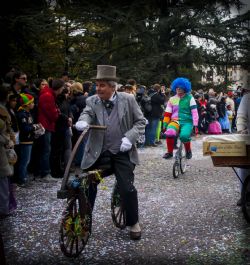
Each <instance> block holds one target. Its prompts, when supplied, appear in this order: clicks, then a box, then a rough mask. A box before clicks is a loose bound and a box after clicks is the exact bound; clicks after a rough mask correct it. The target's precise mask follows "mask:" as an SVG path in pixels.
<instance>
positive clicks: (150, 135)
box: [145, 118, 160, 145]
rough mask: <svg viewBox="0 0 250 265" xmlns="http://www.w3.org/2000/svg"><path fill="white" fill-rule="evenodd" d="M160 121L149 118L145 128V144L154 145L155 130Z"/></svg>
mask: <svg viewBox="0 0 250 265" xmlns="http://www.w3.org/2000/svg"><path fill="white" fill-rule="evenodd" d="M159 120H160V119H157V118H151V119H148V124H147V125H146V128H145V138H146V139H145V144H146V145H147V144H154V143H155V136H156V130H157V126H158V123H159Z"/></svg>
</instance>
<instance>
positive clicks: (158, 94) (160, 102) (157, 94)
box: [144, 84, 165, 147]
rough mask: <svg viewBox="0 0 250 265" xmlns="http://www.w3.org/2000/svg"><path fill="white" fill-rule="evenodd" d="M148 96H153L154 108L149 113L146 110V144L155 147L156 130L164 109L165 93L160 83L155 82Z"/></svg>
mask: <svg viewBox="0 0 250 265" xmlns="http://www.w3.org/2000/svg"><path fill="white" fill-rule="evenodd" d="M148 96H149V97H151V105H152V110H151V111H150V112H148V113H145V112H144V116H145V118H146V119H147V120H148V124H147V125H146V128H145V138H146V139H145V146H152V147H155V146H157V144H156V143H155V137H156V130H157V126H158V123H159V121H160V118H161V117H162V114H163V111H164V103H165V94H164V93H163V92H162V91H161V85H160V84H154V85H153V87H152V89H150V90H149V92H148Z"/></svg>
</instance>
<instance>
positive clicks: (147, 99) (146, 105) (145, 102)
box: [141, 92, 157, 113]
mask: <svg viewBox="0 0 250 265" xmlns="http://www.w3.org/2000/svg"><path fill="white" fill-rule="evenodd" d="M156 94H157V92H155V93H152V94H151V95H149V96H147V95H144V96H143V97H142V99H141V107H142V111H143V112H144V113H150V112H151V111H152V102H151V98H152V96H154V95H156Z"/></svg>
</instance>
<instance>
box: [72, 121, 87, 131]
mask: <svg viewBox="0 0 250 265" xmlns="http://www.w3.org/2000/svg"><path fill="white" fill-rule="evenodd" d="M88 127H89V124H88V123H87V122H86V121H78V122H77V123H76V124H75V128H76V129H77V130H78V131H83V130H85V129H87V128H88Z"/></svg>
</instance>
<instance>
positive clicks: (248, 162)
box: [211, 145, 250, 167]
mask: <svg viewBox="0 0 250 265" xmlns="http://www.w3.org/2000/svg"><path fill="white" fill-rule="evenodd" d="M246 151H247V155H246V156H211V158H212V161H213V164H214V166H215V167H250V145H246Z"/></svg>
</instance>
